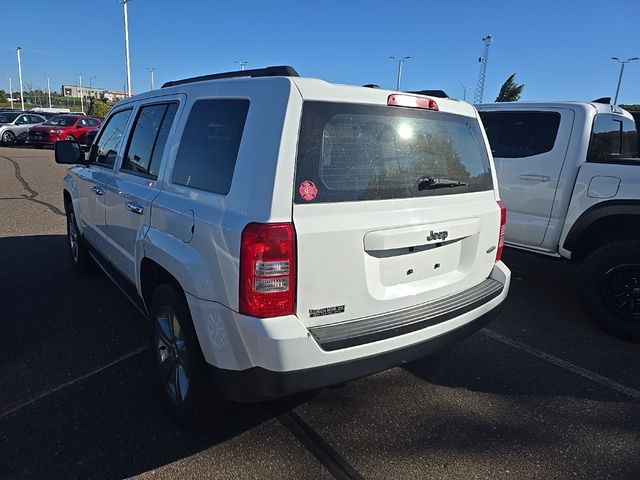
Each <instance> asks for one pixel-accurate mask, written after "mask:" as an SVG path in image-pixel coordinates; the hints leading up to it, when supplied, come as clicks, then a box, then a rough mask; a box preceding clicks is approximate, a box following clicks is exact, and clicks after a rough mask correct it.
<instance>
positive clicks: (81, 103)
mask: <svg viewBox="0 0 640 480" xmlns="http://www.w3.org/2000/svg"><path fill="white" fill-rule="evenodd" d="M78 81H79V84H80V111H81V112H83V113H84V99H83V98H82V97H83V95H82V72H80V73H79V74H78Z"/></svg>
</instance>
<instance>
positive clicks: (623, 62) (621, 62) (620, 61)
mask: <svg viewBox="0 0 640 480" xmlns="http://www.w3.org/2000/svg"><path fill="white" fill-rule="evenodd" d="M611 60H616V61H617V62H619V63H620V76H619V77H618V87H617V88H616V98H614V100H613V104H614V105H617V104H618V93H619V92H620V84H621V83H622V74H623V73H624V65H625V64H626V63H629V62H632V61H633V60H640V57H633V58H627V59H626V60H620V59H619V58H618V57H611Z"/></svg>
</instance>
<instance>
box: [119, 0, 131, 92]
mask: <svg viewBox="0 0 640 480" xmlns="http://www.w3.org/2000/svg"><path fill="white" fill-rule="evenodd" d="M130 1H131V0H120V3H122V7H123V9H124V52H125V57H126V61H127V96H128V97H130V96H131V60H130V59H129V13H128V9H127V5H128V4H129V2H130Z"/></svg>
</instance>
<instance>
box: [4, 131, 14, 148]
mask: <svg viewBox="0 0 640 480" xmlns="http://www.w3.org/2000/svg"><path fill="white" fill-rule="evenodd" d="M15 141H16V136H15V134H14V133H13V132H4V133H3V134H2V143H6V144H7V145H11V144H12V143H14V142H15Z"/></svg>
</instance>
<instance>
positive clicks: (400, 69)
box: [389, 57, 411, 91]
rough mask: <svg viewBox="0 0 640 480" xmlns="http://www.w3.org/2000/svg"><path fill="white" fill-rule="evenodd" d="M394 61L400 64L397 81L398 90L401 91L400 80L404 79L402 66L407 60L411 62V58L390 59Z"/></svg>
mask: <svg viewBox="0 0 640 480" xmlns="http://www.w3.org/2000/svg"><path fill="white" fill-rule="evenodd" d="M389 58H390V59H392V60H395V61H396V62H398V78H397V81H396V90H397V91H400V80H401V79H402V65H403V64H404V62H405V60H409V59H410V58H411V57H389Z"/></svg>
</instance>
